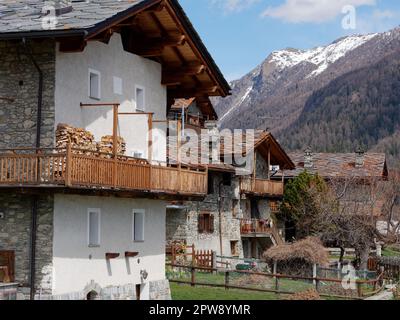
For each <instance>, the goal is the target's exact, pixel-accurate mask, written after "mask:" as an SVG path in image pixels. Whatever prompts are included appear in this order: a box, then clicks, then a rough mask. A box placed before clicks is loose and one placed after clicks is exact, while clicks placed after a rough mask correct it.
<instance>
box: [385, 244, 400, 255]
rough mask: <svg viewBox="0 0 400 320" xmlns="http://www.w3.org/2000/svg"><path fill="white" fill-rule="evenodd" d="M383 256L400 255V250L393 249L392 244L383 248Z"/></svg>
mask: <svg viewBox="0 0 400 320" xmlns="http://www.w3.org/2000/svg"><path fill="white" fill-rule="evenodd" d="M382 256H384V257H400V251H397V250H394V249H392V248H391V247H390V246H388V247H386V248H385V249H384V250H382Z"/></svg>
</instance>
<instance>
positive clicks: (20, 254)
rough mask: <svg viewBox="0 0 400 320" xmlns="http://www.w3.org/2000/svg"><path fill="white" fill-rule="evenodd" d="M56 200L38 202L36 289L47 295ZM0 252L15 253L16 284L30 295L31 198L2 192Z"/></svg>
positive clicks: (0, 205) (49, 199)
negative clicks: (9, 251) (20, 285)
mask: <svg viewBox="0 0 400 320" xmlns="http://www.w3.org/2000/svg"><path fill="white" fill-rule="evenodd" d="M53 203H54V202H53V197H52V196H41V197H39V202H38V216H37V238H36V289H37V291H38V292H42V293H44V294H46V293H51V289H52V274H53V268H52V255H53ZM0 212H2V213H3V214H4V217H3V218H2V219H0V250H13V251H15V278H16V279H15V281H16V282H17V283H19V284H22V285H23V287H24V288H23V289H22V293H24V294H25V295H28V294H29V288H28V287H27V286H28V284H29V261H30V231H31V216H32V198H31V196H27V195H23V194H16V193H0Z"/></svg>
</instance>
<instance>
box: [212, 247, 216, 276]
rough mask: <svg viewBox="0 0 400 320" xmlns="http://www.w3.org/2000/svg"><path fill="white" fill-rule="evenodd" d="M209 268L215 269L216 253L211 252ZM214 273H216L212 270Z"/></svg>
mask: <svg viewBox="0 0 400 320" xmlns="http://www.w3.org/2000/svg"><path fill="white" fill-rule="evenodd" d="M211 268H213V269H217V252H216V251H211ZM213 272H215V273H216V271H214V270H213Z"/></svg>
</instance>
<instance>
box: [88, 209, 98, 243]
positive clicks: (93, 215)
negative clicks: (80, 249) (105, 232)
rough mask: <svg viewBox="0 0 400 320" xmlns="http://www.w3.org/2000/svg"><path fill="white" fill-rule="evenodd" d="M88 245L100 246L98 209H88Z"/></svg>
mask: <svg viewBox="0 0 400 320" xmlns="http://www.w3.org/2000/svg"><path fill="white" fill-rule="evenodd" d="M88 245H89V247H98V246H100V209H89V210H88Z"/></svg>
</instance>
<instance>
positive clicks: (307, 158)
mask: <svg viewBox="0 0 400 320" xmlns="http://www.w3.org/2000/svg"><path fill="white" fill-rule="evenodd" d="M313 166H314V163H313V154H312V151H311V148H310V147H308V148H307V149H306V150H305V151H304V168H312V167H313Z"/></svg>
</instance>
